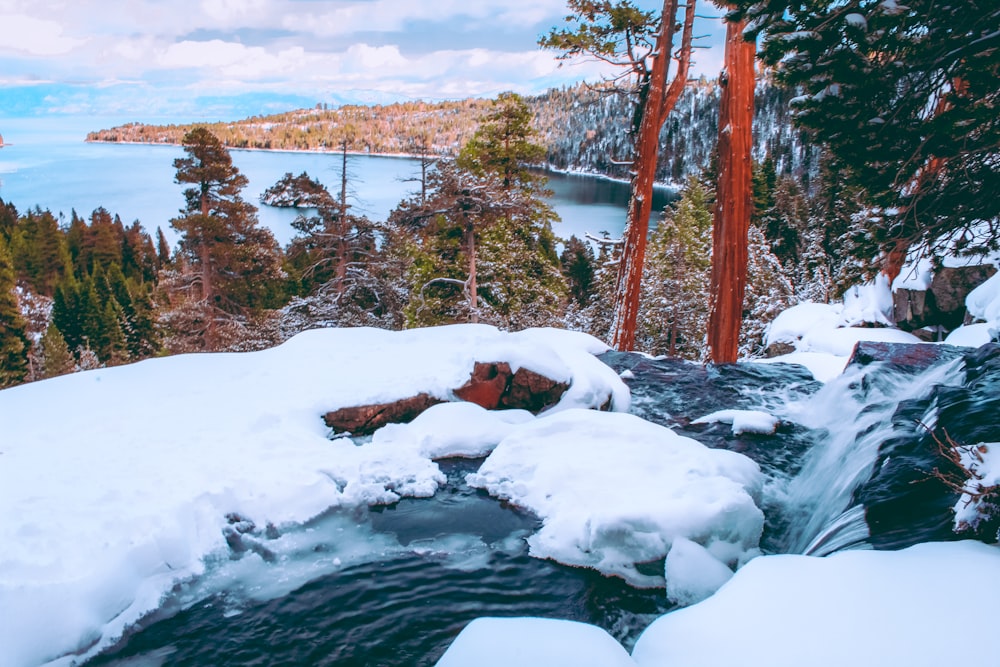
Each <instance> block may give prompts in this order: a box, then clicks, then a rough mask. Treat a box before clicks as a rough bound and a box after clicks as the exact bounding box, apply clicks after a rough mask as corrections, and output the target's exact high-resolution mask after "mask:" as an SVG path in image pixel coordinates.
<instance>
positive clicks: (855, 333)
mask: <svg viewBox="0 0 1000 667" xmlns="http://www.w3.org/2000/svg"><path fill="white" fill-rule="evenodd" d="M886 308H888V311H886ZM891 309H892V295H891V293H890V292H889V288H888V283H887V281H886V279H885V277H884V276H881V277H880V278H879V279H878V280H876V281H875V282H874V283H869V284H867V285H863V286H859V287H854V288H852V289H851V290H849V291H848V293H847V294H845V295H844V304H822V303H810V302H805V303H800V304H797V305H795V306H792V307H791V308H788V309H787V310H784V311H782V312H781V313H780V314H779V315H778V316H777V317H776V318H775V319H774V321H773V322H771V325H770V326H769V327H768V331H767V334H766V335H765V342H766V343H767V344H768V345H771V344H774V343H786V344H789V345H793V346H794V347H795V352H793V353H790V354H786V355H781V356H777V357H773V358H771V359H755V360H754V361H756V362H763V363H789V364H801V365H802V366H805V367H806V368H808V369H809V371H810V372H811V373H812V374H813V377H814V378H816V379H817V380H819V381H820V382H828V381H830V380H831V379H833V378H834V377H836V376H837V375H839V374H840V372H841V371H843V369H844V366H845V364H846V363H847V359H848V358H849V357H850V356H851V352H852V351H853V350H854V346H855V345H856V344H857V343H858V342H859V341H863V340H865V341H878V342H887V343H919V342H921V341H920V339H919V338H917V337H916V336H914V335H912V334H909V333H906V332H905V331H900V330H899V329H894V328H887V327H859V326H855V325H858V324H866V323H879V324H885V323H888V321H889V320H888V319H887V316H886V312H889V313H891Z"/></svg>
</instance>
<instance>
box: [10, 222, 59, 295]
mask: <svg viewBox="0 0 1000 667" xmlns="http://www.w3.org/2000/svg"><path fill="white" fill-rule="evenodd" d="M10 251H11V253H12V254H13V261H14V266H15V269H16V271H17V277H18V279H19V280H21V281H23V282H24V283H25V284H27V285H28V286H29V287H30V288H31V289H32V291H34V292H35V293H36V294H43V295H45V296H52V293H53V291H54V289H55V285H56V283H58V282H59V281H60V280H61V279H62V277H63V276H64V275H66V272H67V271H68V270H69V254H68V252H67V249H66V244H65V242H64V238H63V234H62V231H61V230H60V229H59V223H58V221H57V220H56V219H55V217H54V216H53V215H52V214H51V213H50V212H49V211H42V210H41V209H38V208H36V209H35V210H34V211H28V213H27V214H25V215H24V216H22V217H21V218H20V219H19V220H18V223H17V226H16V228H15V230H14V234H13V237H12V239H11V248H10Z"/></svg>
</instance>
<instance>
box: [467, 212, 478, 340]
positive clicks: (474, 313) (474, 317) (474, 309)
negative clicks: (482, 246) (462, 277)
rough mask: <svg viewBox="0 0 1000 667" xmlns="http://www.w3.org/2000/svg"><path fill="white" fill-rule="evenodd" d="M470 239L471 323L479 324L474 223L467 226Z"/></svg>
mask: <svg viewBox="0 0 1000 667" xmlns="http://www.w3.org/2000/svg"><path fill="white" fill-rule="evenodd" d="M465 233H466V234H467V235H468V237H469V306H470V310H469V321H470V322H472V323H473V324H475V323H477V322H479V285H478V284H477V283H476V234H475V228H474V227H473V226H472V223H471V222H470V223H468V224H466V226H465Z"/></svg>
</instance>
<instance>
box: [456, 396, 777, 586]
mask: <svg viewBox="0 0 1000 667" xmlns="http://www.w3.org/2000/svg"><path fill="white" fill-rule="evenodd" d="M467 481H468V483H469V484H470V485H471V486H475V487H478V488H483V489H486V490H487V491H488V492H489V493H490V494H491V495H493V496H497V497H499V498H502V499H505V500H509V501H510V502H512V503H513V504H515V505H518V506H521V507H524V508H527V509H529V510H531V511H532V512H534V513H536V514H537V515H538V516H539V517H540V518H541V519H542V527H541V528H540V529H539V531H538V532H537V533H536V534H535V535H533V536H531V537H530V538H529V539H528V544H529V547H530V553H531V554H532V555H533V556H536V557H538V558H551V559H553V560H556V561H558V562H561V563H565V564H567V565H574V566H582V567H590V568H594V569H596V570H599V571H600V572H602V573H605V574H609V575H617V576H621V577H623V578H625V579H626V580H628V581H629V582H631V583H633V584H635V585H638V586H662V585H663V580H662V578H661V577H658V576H652V575H644V574H641V573H639V572H638V571H637V570H636V568H635V565H636V564H637V563H644V562H650V561H655V560H658V559H661V558H664V557H665V556H666V555H667V552H668V551H669V550H670V545H671V544H672V543H673V541H674V540H675V539H677V538H688V539H691V540H694V541H696V542H699V543H703V544H709V543H715V544H717V545H719V548H720V553H721V550H722V549H721V547H722V546H724V545H728V548H729V549H730V551H731V553H732V554H733V556H734V558H733V559H734V560H736V561H742V560H744V559H745V558H744V556H745V555H747V554H750V553H752V552H753V550H754V549H755V548H756V547H757V544H758V541H759V540H760V535H761V531H762V529H763V521H764V516H763V514H762V513H761V511H760V509H758V508H757V506H756V504H755V503H754V498H755V497H757V496H758V495H759V492H760V488H761V484H762V476H761V472H760V469H759V467H758V466H757V464H756V463H754V462H753V461H751V460H750V459H749V458H747V457H745V456H743V455H741V454H737V453H735V452H730V451H725V450H717V449H709V448H707V447H705V446H704V445H702V444H701V443H699V442H697V441H695V440H692V439H690V438H686V437H683V436H680V435H677V434H676V433H674V432H673V431H671V430H670V429H668V428H664V427H662V426H658V425H656V424H652V423H650V422H646V421H643V420H642V419H639V418H638V417H635V416H632V415H627V414H615V413H602V412H595V411H585V410H567V411H564V412H561V413H558V414H554V415H550V416H544V417H542V418H539V419H537V420H535V421H534V422H532V423H529V424H525V425H523V426H521V427H520V428H518V429H517V430H516V431H515V432H513V433H512V434H511V435H510V436H508V437H507V438H505V439H504V440H503V441H502V442H500V444H499V445H498V446H497V447H496V449H495V450H494V451H493V453H492V454H490V456H489V458H487V459H486V461H485V462H484V463H483V465H482V466H481V467H480V469H479V472H477V473H473V474H470V475H469V476H468V477H467Z"/></svg>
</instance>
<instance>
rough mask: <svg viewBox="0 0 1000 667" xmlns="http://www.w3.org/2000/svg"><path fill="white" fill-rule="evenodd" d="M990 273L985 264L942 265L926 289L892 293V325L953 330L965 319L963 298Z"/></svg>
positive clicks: (912, 328)
mask: <svg viewBox="0 0 1000 667" xmlns="http://www.w3.org/2000/svg"><path fill="white" fill-rule="evenodd" d="M994 273H996V268H995V267H993V266H992V265H989V264H984V265H981V266H961V267H954V268H951V267H943V268H940V269H937V270H936V271H935V272H934V278H933V279H932V280H931V285H930V289H928V290H926V291H923V290H907V289H900V290H896V291H895V292H894V293H893V311H894V316H895V319H896V324H897V325H898V326H899V328H900V329H903V330H905V331H913V330H916V329H920V328H922V327H927V326H941V327H944V329H946V330H948V331H951V330H953V329H955V328H956V327H958V326H959V325H961V324H962V322H963V321H964V319H965V297H967V296H968V295H969V292H971V291H972V290H974V289H975V288H976V287H978V286H979V285H981V284H983V283H984V282H986V280H988V279H989V278H990V277H991V276H992V275H993V274H994Z"/></svg>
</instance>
